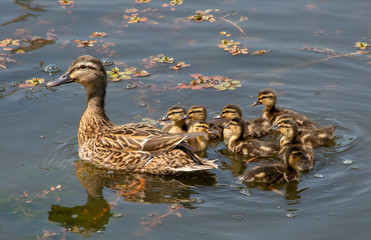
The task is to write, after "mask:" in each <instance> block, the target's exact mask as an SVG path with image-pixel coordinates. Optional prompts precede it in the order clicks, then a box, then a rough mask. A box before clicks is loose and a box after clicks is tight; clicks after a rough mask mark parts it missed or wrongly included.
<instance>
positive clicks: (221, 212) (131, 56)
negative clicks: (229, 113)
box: [0, 0, 371, 240]
mask: <svg viewBox="0 0 371 240" xmlns="http://www.w3.org/2000/svg"><path fill="white" fill-rule="evenodd" d="M164 3H168V2H167V1H161V2H159V1H151V2H149V3H146V4H138V3H134V0H132V1H105V2H101V1H76V2H75V3H74V6H73V7H68V6H66V8H62V6H61V5H60V4H59V3H58V2H57V1H42V0H41V1H21V2H19V1H15V2H7V3H2V9H3V13H2V14H1V16H0V23H1V25H0V29H1V39H0V40H4V39H7V38H12V39H23V40H21V41H20V43H19V45H13V46H11V48H12V49H13V50H4V49H3V47H2V48H1V50H0V53H1V54H2V55H1V56H0V57H2V58H1V61H0V64H1V66H2V67H1V70H0V76H1V77H0V96H1V98H0V113H1V118H0V125H1V135H0V136H1V138H0V150H1V163H2V165H3V166H2V168H1V170H0V182H1V191H0V216H1V218H0V231H1V236H2V238H4V239H38V237H39V238H40V239H41V238H42V237H44V238H46V237H47V238H48V239H85V238H90V239H118V238H122V237H123V234H124V236H125V237H126V238H129V239H135V238H140V239H164V238H166V239H189V238H194V239H246V238H248V239H257V238H264V239H272V238H277V236H279V238H285V239H299V238H300V239H329V240H331V239H339V238H341V239H345V238H349V237H352V238H355V239H367V238H368V236H369V235H370V233H371V231H370V230H369V225H370V214H371V210H370V207H369V199H370V197H371V187H370V186H371V180H370V178H369V176H370V172H371V167H370V164H369V163H368V162H369V156H370V150H369V148H368V146H369V145H370V142H371V141H370V140H371V138H370V135H369V134H368V133H369V132H370V130H371V127H370V124H369V118H370V117H371V113H370V111H369V110H368V109H369V106H368V105H369V102H370V100H371V95H370V90H369V88H370V83H369V80H370V73H371V71H370V55H366V54H364V55H354V56H349V55H348V56H342V57H334V58H329V59H327V60H323V59H325V58H327V57H331V56H332V55H329V54H327V53H326V52H316V51H315V50H318V51H327V52H330V51H329V50H326V48H329V49H332V50H333V51H335V52H337V53H338V54H341V55H346V54H350V53H354V52H356V51H357V50H358V49H357V48H355V47H354V46H353V45H354V44H355V42H358V41H361V42H367V43H370V39H369V37H370V36H369V35H370V29H369V22H370V15H369V14H368V13H369V11H368V10H369V9H370V3H369V1H362V0H357V1H352V2H349V1H279V2H277V1H242V0H236V1H191V0H184V4H183V5H176V6H173V8H174V10H172V9H171V8H172V7H163V6H162V5H163V4H164ZM130 8H136V9H138V11H140V12H139V16H140V17H147V18H148V19H147V21H146V22H140V23H127V21H128V20H127V19H126V20H125V19H124V17H123V15H128V16H129V15H130V14H131V13H125V10H127V9H130ZM4 9H6V11H4ZM206 9H219V10H220V11H211V12H210V13H209V14H212V15H214V17H215V19H216V22H208V21H204V22H194V21H185V18H186V17H187V16H191V15H194V14H195V11H196V10H206ZM226 15H227V16H226ZM222 17H224V19H227V20H223V19H222ZM241 17H242V19H244V17H248V20H247V21H242V22H238V23H236V24H237V25H234V24H232V23H234V22H237V21H238V20H239V19H240V18H241ZM237 26H238V27H237ZM239 28H240V29H241V30H242V32H241V31H240V29H239ZM222 31H226V32H227V33H229V34H231V36H230V37H226V36H219V33H220V32H222ZM92 32H105V33H107V36H106V37H102V38H90V37H89V36H90V35H91V34H92ZM76 39H79V40H96V41H97V42H96V43H94V42H93V43H91V44H93V45H94V46H92V47H77V46H78V44H79V43H78V42H76V43H74V42H72V41H73V40H76ZM221 39H232V40H234V41H238V42H240V43H241V44H242V45H243V46H245V47H247V48H248V49H249V52H254V51H256V50H271V52H268V53H265V54H263V55H262V56H255V55H243V54H240V55H238V56H233V55H232V54H231V53H229V52H226V51H223V49H221V48H219V47H218V43H219V40H221ZM15 44H17V43H15ZM305 44H307V45H308V46H307V50H303V48H304V47H305ZM8 47H9V46H8ZM366 51H369V49H368V50H366ZM82 54H91V55H94V56H96V57H98V58H99V59H102V58H106V60H105V61H106V62H107V63H110V61H113V62H114V63H115V64H114V65H112V66H109V65H108V66H106V68H107V70H110V69H111V68H113V67H115V66H118V67H119V68H120V70H123V69H124V68H127V67H135V68H137V69H138V70H145V71H147V72H148V73H149V74H150V75H149V76H148V77H132V79H130V80H127V81H126V80H123V81H121V82H110V83H109V84H108V91H107V99H106V111H107V114H108V115H109V116H110V118H111V120H112V121H113V122H115V123H127V122H140V121H143V119H146V118H147V119H146V121H151V119H152V120H153V119H154V120H157V119H160V118H161V117H162V116H163V115H164V113H165V112H166V110H167V108H169V107H170V106H172V105H174V104H183V105H185V106H186V107H190V106H191V105H194V104H200V103H201V104H203V105H205V106H206V107H207V109H208V111H209V118H211V117H212V116H214V115H216V114H217V113H218V112H220V110H221V108H222V107H223V106H224V105H226V104H229V103H237V104H240V105H241V107H242V110H243V112H244V117H246V118H252V117H257V116H259V115H260V114H261V110H262V109H261V107H260V108H259V107H254V108H250V107H249V104H251V103H252V102H253V101H254V100H255V99H256V95H257V93H258V92H259V90H261V89H262V88H267V87H270V88H273V89H275V90H276V91H277V92H278V93H279V96H278V104H279V105H281V106H284V107H287V108H290V109H294V110H296V111H299V112H301V113H304V114H306V115H307V116H309V117H311V118H312V119H315V120H316V121H318V122H320V123H321V124H322V125H326V124H335V125H336V126H337V132H336V137H335V140H334V141H333V142H332V143H329V144H328V146H325V147H322V148H319V149H317V150H316V153H317V158H318V160H317V162H316V165H315V167H314V169H313V170H312V171H311V172H309V173H307V174H304V175H303V176H302V181H301V182H299V183H290V184H286V185H283V186H277V188H276V189H275V190H274V191H273V190H272V189H270V188H267V187H266V186H264V185H259V184H255V185H254V184H244V183H240V182H238V181H237V177H238V176H239V175H240V174H241V173H242V172H243V171H244V170H245V169H246V164H245V160H247V158H243V157H240V156H235V155H233V154H231V153H229V152H228V151H227V150H226V147H225V145H224V144H223V143H219V144H216V143H215V144H213V145H211V146H210V147H209V148H208V150H207V155H208V157H209V158H211V159H213V158H218V159H219V160H218V163H219V164H220V169H218V170H215V171H209V172H208V173H204V174H191V175H187V176H184V177H160V176H149V175H144V176H142V175H135V174H129V173H118V172H112V171H107V170H104V169H99V168H96V167H95V166H92V165H90V164H87V163H85V162H82V161H80V160H79V159H78V153H77V138H76V133H77V126H78V122H79V118H80V116H81V113H82V111H83V110H84V107H85V93H84V91H83V89H82V87H81V86H79V85H77V84H69V85H65V86H62V87H58V88H52V89H51V88H46V87H45V84H44V83H40V84H38V85H35V86H30V85H27V84H26V82H25V81H26V80H31V79H32V78H43V79H45V81H48V80H51V79H53V78H55V77H58V76H60V75H62V74H63V72H64V71H66V70H67V68H68V66H69V64H70V63H71V62H72V60H74V59H75V58H76V57H78V56H80V55H82ZM158 54H164V55H165V56H168V57H172V58H174V59H175V61H174V63H173V64H168V63H161V64H157V65H155V66H151V67H149V66H150V65H148V63H149V61H150V60H148V61H147V62H145V61H143V59H149V58H150V57H151V56H156V55H158ZM107 58H108V59H107ZM180 61H183V62H185V63H188V64H191V66H189V67H185V68H182V69H180V70H172V69H170V68H169V67H170V66H173V65H175V64H176V63H178V62H180ZM123 62H124V63H123ZM48 65H49V66H53V68H52V69H53V70H52V71H47V72H46V71H45V67H47V66H48ZM5 67H6V69H5ZM57 68H60V69H61V71H59V72H56V73H54V70H55V69H57ZM195 73H199V74H202V75H203V76H209V77H210V76H218V75H219V76H223V77H229V78H231V79H233V80H239V81H241V85H242V86H241V87H237V88H236V89H235V90H226V91H217V90H216V89H214V88H211V89H209V88H207V89H206V88H204V89H201V90H190V89H188V90H182V89H176V88H175V87H177V86H178V84H179V83H186V84H188V83H189V82H190V80H191V77H190V74H195ZM130 81H131V82H130ZM28 84H29V83H28ZM31 85H32V84H31ZM127 86H131V87H129V88H128V87H127ZM132 86H136V87H135V88H132ZM128 89H130V90H128ZM270 161H271V160H269V159H264V160H256V161H254V162H251V163H249V166H248V167H252V166H255V165H257V164H262V163H267V162H270ZM59 185H60V188H59V187H58V186H59ZM345 226H346V227H345Z"/></svg>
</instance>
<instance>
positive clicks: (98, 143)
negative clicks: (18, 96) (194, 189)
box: [47, 55, 218, 175]
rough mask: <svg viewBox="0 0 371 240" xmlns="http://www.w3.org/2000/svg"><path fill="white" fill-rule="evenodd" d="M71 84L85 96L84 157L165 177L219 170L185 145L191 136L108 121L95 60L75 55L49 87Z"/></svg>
mask: <svg viewBox="0 0 371 240" xmlns="http://www.w3.org/2000/svg"><path fill="white" fill-rule="evenodd" d="M73 82H76V83H80V84H81V85H83V87H84V88H85V92H86V97H87V105H86V108H85V111H84V113H83V114H82V117H81V119H80V123H79V127H78V146H79V157H80V158H81V159H82V160H86V161H90V162H92V163H94V164H97V165H99V166H101V167H105V168H109V169H113V170H124V171H130V172H134V173H152V174H163V175H170V174H174V175H176V174H180V173H183V172H193V171H199V170H208V169H216V168H218V165H217V164H216V163H214V162H213V161H212V160H208V159H202V158H200V157H198V156H197V155H195V153H194V152H193V151H192V150H191V147H190V146H189V145H188V144H187V143H185V140H186V139H187V138H189V137H192V135H190V134H171V133H167V132H165V131H162V130H160V129H157V128H156V127H154V126H152V125H149V124H141V123H127V124H124V125H116V124H114V123H113V122H111V120H110V119H109V118H108V116H107V115H106V112H105V109H104V105H105V104H104V100H105V94H106V88H107V74H106V71H105V69H104V66H103V64H102V63H101V62H100V61H99V59H97V58H95V57H93V56H90V55H83V56H80V57H78V58H77V59H76V60H74V61H73V62H72V63H71V65H70V67H69V69H68V70H67V72H66V73H65V74H64V75H62V76H61V77H60V78H57V79H55V80H52V81H49V82H48V83H47V87H55V86H59V85H62V84H68V83H73ZM198 135H199V134H198V133H197V134H196V136H198Z"/></svg>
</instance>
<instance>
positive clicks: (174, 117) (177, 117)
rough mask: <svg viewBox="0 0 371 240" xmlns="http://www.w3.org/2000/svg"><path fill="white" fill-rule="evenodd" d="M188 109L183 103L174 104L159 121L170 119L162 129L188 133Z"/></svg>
mask: <svg viewBox="0 0 371 240" xmlns="http://www.w3.org/2000/svg"><path fill="white" fill-rule="evenodd" d="M185 115H186V109H185V108H184V106H182V105H174V106H172V107H170V108H169V110H167V113H166V115H165V116H163V117H162V118H161V119H160V120H159V121H160V122H161V121H170V123H168V124H167V125H165V126H164V127H163V128H162V130H163V131H165V132H168V133H186V132H187V126H186V123H185V120H186V118H185V117H184V116H185Z"/></svg>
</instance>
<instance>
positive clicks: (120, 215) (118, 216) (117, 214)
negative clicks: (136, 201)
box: [112, 213, 124, 218]
mask: <svg viewBox="0 0 371 240" xmlns="http://www.w3.org/2000/svg"><path fill="white" fill-rule="evenodd" d="M112 216H113V217H114V218H120V217H123V216H124V215H123V214H121V213H114V214H113V215H112Z"/></svg>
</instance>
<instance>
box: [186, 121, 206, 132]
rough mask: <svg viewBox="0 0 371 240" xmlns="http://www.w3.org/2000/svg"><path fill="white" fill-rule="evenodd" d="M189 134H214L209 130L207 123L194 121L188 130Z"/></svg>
mask: <svg viewBox="0 0 371 240" xmlns="http://www.w3.org/2000/svg"><path fill="white" fill-rule="evenodd" d="M188 132H190V133H195V132H198V133H209V134H212V132H211V131H210V130H209V124H208V123H207V122H205V121H194V122H193V123H192V124H191V125H190V126H189V129H188Z"/></svg>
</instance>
